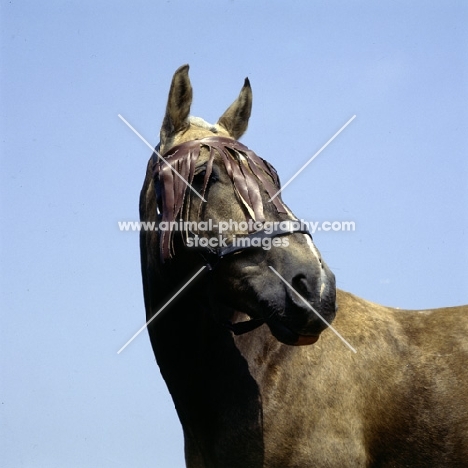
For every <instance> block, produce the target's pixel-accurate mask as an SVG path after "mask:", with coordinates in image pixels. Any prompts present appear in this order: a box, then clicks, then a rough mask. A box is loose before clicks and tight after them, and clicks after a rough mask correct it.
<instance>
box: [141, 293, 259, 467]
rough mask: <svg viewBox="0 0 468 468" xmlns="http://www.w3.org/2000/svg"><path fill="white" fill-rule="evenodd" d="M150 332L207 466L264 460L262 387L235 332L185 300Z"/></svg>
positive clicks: (187, 430)
mask: <svg viewBox="0 0 468 468" xmlns="http://www.w3.org/2000/svg"><path fill="white" fill-rule="evenodd" d="M149 333H150V339H151V343H152V346H153V350H154V353H155V356H156V360H157V362H158V365H159V366H160V369H161V373H162V375H163V377H164V379H165V381H166V384H167V386H168V389H169V391H170V393H171V395H172V398H173V400H174V404H175V407H176V410H177V413H178V415H179V419H180V421H181V423H182V426H183V428H184V434H185V436H186V439H187V438H189V439H190V445H191V446H192V447H195V448H196V450H198V451H199V454H198V456H202V458H203V459H204V460H205V461H206V466H211V463H212V464H213V466H233V467H234V466H239V467H240V466H249V467H257V466H262V463H263V462H262V460H263V428H262V405H261V398H260V392H259V389H258V385H257V383H256V381H255V379H254V378H253V377H252V375H251V374H250V372H249V368H248V364H247V362H246V360H245V359H244V358H243V357H242V355H241V354H240V352H239V350H238V349H237V347H236V346H235V343H234V340H233V337H232V334H231V332H230V331H229V330H228V329H227V328H226V327H224V326H223V325H221V324H219V323H216V322H215V321H214V320H213V318H212V315H211V314H210V313H209V312H207V311H206V310H205V309H204V307H203V306H202V305H200V304H196V303H194V302H193V301H190V300H187V301H185V302H184V301H179V302H178V303H177V304H176V306H174V307H173V308H172V309H171V310H167V311H165V312H164V315H163V316H162V317H161V319H160V320H156V323H155V324H154V326H151V325H150V327H149ZM186 444H187V440H186Z"/></svg>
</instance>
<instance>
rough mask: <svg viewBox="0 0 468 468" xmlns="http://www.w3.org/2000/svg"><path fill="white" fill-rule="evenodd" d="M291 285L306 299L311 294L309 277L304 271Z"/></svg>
mask: <svg viewBox="0 0 468 468" xmlns="http://www.w3.org/2000/svg"><path fill="white" fill-rule="evenodd" d="M291 286H292V287H293V288H294V289H295V290H296V291H297V292H298V293H299V294H300V295H301V296H302V297H304V298H305V299H306V298H308V296H309V295H310V292H311V291H310V290H309V287H308V285H307V278H306V276H305V275H304V274H302V273H300V274H298V275H296V276H295V277H294V278H293V280H292V283H291Z"/></svg>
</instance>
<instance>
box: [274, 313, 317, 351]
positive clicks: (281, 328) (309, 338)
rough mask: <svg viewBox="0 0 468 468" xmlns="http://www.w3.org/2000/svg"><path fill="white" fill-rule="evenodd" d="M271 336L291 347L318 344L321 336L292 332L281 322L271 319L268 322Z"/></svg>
mask: <svg viewBox="0 0 468 468" xmlns="http://www.w3.org/2000/svg"><path fill="white" fill-rule="evenodd" d="M267 325H268V327H269V328H270V331H271V334H272V335H273V336H274V337H275V338H276V339H277V340H278V341H280V342H281V343H284V344H287V345H290V346H306V345H311V344H314V343H316V342H317V340H318V339H319V337H320V335H301V334H299V333H296V332H295V331H293V330H291V329H290V328H289V327H287V326H286V325H284V324H283V323H281V322H280V321H279V320H274V319H270V320H268V321H267Z"/></svg>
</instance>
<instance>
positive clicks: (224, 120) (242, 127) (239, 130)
mask: <svg viewBox="0 0 468 468" xmlns="http://www.w3.org/2000/svg"><path fill="white" fill-rule="evenodd" d="M251 111H252V88H251V87H250V82H249V79H248V78H246V79H245V82H244V86H243V88H242V89H241V92H240V94H239V96H238V97H237V99H236V100H235V101H234V102H233V103H232V104H231V105H230V106H229V108H228V109H227V111H226V112H225V113H224V114H223V115H222V116H221V117H220V118H219V120H218V124H219V125H221V126H222V127H224V128H225V129H226V130H227V131H228V132H229V134H230V135H231V136H232V137H233V138H234V139H236V140H237V139H239V138H240V137H241V136H242V135H243V134H244V133H245V131H246V130H247V126H248V124H249V118H250V112H251Z"/></svg>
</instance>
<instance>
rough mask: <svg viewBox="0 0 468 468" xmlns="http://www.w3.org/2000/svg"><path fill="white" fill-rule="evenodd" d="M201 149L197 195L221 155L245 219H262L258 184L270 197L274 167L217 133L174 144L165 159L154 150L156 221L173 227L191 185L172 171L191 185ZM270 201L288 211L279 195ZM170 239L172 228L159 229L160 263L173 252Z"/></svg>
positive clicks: (274, 183) (275, 182)
mask: <svg viewBox="0 0 468 468" xmlns="http://www.w3.org/2000/svg"><path fill="white" fill-rule="evenodd" d="M207 124H208V123H207ZM208 125H209V124H208ZM202 148H206V149H207V150H208V151H209V158H208V161H207V164H206V172H205V176H204V180H203V186H202V189H201V192H200V195H201V196H202V197H204V195H205V193H206V189H207V187H208V182H209V179H210V176H211V173H212V170H213V161H214V158H215V155H216V153H217V154H219V155H220V156H221V160H222V162H223V163H224V166H225V168H226V172H227V174H228V176H229V177H230V179H231V181H232V183H233V186H234V191H235V193H236V196H237V198H238V199H239V201H240V203H241V204H242V206H243V207H244V208H245V210H246V212H247V219H252V220H253V221H256V222H264V221H265V216H264V210H263V201H262V196H261V188H260V187H263V189H264V190H265V191H266V192H267V194H268V196H269V197H270V198H271V197H273V196H274V195H275V194H276V193H277V192H278V190H279V187H280V181H279V178H278V174H277V172H276V170H275V169H274V167H273V166H272V165H271V164H270V163H268V162H267V161H265V160H264V159H262V158H260V157H259V156H257V155H256V154H255V153H254V152H253V151H251V150H250V149H249V148H247V147H246V146H245V145H243V144H242V143H239V142H238V141H236V140H232V139H230V138H226V137H220V136H214V137H207V138H203V139H200V140H191V141H187V142H185V143H182V144H180V145H177V146H174V147H172V148H171V149H169V150H168V151H167V152H166V153H165V154H164V155H162V158H163V159H164V161H162V160H161V158H159V157H157V154H156V153H154V154H153V180H154V185H155V192H156V197H157V201H158V208H159V212H160V217H159V220H160V221H161V222H165V226H174V222H176V221H177V220H178V218H179V217H180V215H181V214H182V213H183V208H184V205H185V204H186V201H187V198H188V197H187V193H188V191H190V188H189V187H188V186H187V184H186V183H185V182H184V181H183V180H182V179H181V178H180V177H178V176H177V174H175V173H174V171H176V172H177V173H178V174H179V175H180V176H181V177H182V178H183V179H185V180H186V181H187V182H188V183H189V184H192V183H193V179H194V175H195V167H196V164H197V161H198V159H199V157H200V154H201V149H202ZM272 203H273V205H274V207H275V208H276V210H277V212H279V213H287V212H288V211H287V209H286V207H285V205H284V203H283V201H282V200H281V198H280V196H276V197H275V198H274V199H273V200H272ZM187 215H188V213H187ZM185 234H186V237H187V236H188V234H189V233H188V232H186V233H185ZM173 238H174V230H173V229H172V228H171V229H169V230H166V229H165V230H161V231H160V238H159V246H160V255H161V260H162V261H163V262H164V261H165V260H167V259H169V258H171V257H172V256H173V255H174V246H173Z"/></svg>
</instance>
